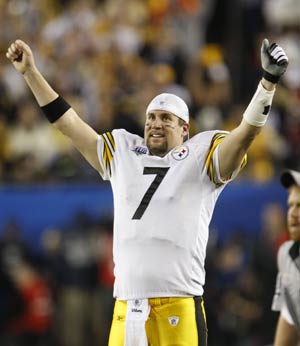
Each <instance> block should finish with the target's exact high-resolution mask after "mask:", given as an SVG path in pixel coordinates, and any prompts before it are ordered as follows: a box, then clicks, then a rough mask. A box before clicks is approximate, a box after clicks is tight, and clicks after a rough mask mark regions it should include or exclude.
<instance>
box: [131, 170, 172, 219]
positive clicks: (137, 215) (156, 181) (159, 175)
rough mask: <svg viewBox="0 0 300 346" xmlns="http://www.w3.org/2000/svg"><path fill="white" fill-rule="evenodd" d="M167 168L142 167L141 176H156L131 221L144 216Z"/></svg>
mask: <svg viewBox="0 0 300 346" xmlns="http://www.w3.org/2000/svg"><path fill="white" fill-rule="evenodd" d="M169 168H170V167H144V171H143V174H156V177H155V178H154V180H153V181H152V183H151V185H150V186H149V188H148V190H147V191H146V193H145V195H144V197H143V198H142V200H141V203H140V205H139V206H138V208H137V210H136V211H135V213H134V215H133V217H132V220H140V219H141V217H142V216H143V215H144V212H145V210H146V209H147V207H148V205H149V203H150V201H151V198H152V196H153V195H154V193H155V191H156V190H157V189H158V187H159V185H160V184H161V182H162V181H163V179H164V177H165V175H166V174H167V172H168V170H169Z"/></svg>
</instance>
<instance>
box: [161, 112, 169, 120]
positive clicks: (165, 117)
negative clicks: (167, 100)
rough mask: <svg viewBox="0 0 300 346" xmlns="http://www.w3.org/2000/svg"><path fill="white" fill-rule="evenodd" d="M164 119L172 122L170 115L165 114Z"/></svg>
mask: <svg viewBox="0 0 300 346" xmlns="http://www.w3.org/2000/svg"><path fill="white" fill-rule="evenodd" d="M162 119H163V120H164V121H168V120H171V117H170V115H169V114H168V113H164V114H163V116H162Z"/></svg>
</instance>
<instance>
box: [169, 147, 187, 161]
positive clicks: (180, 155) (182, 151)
mask: <svg viewBox="0 0 300 346" xmlns="http://www.w3.org/2000/svg"><path fill="white" fill-rule="evenodd" d="M188 154H189V148H188V147H186V146H185V145H181V146H180V147H177V148H175V149H174V150H173V152H172V156H173V158H174V159H175V160H177V161H180V160H183V159H185V158H186V157H187V156H188Z"/></svg>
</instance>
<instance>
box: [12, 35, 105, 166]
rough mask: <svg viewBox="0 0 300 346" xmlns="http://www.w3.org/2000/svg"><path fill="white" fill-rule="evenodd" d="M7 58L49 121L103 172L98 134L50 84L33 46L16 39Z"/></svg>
mask: <svg viewBox="0 0 300 346" xmlns="http://www.w3.org/2000/svg"><path fill="white" fill-rule="evenodd" d="M6 57H7V58H8V59H9V60H10V61H11V63H12V64H13V66H14V67H15V69H16V70H17V71H19V72H20V73H22V75H23V77H24V79H25V81H26V83H27V85H28V86H29V88H30V90H31V91H32V93H33V95H34V97H35V98H36V100H37V102H38V104H39V106H40V107H41V108H42V109H43V110H44V111H45V112H46V114H48V119H49V120H50V122H52V123H53V125H54V126H55V127H56V128H57V129H58V130H60V131H61V132H62V133H63V134H64V135H66V136H67V137H69V138H70V140H71V141H72V143H73V144H74V146H75V147H76V148H77V149H78V150H79V151H80V152H81V154H82V155H83V156H84V157H85V159H86V160H87V161H88V162H89V163H90V164H91V165H92V166H93V167H94V168H95V169H96V170H97V171H99V172H102V169H101V166H100V164H99V160H98V156H97V141H98V135H97V133H96V132H95V131H94V130H93V129H92V128H91V127H90V126H89V125H88V124H87V123H85V122H84V121H83V120H82V119H81V118H80V117H79V116H78V114H77V113H76V112H75V111H74V110H73V109H72V108H71V107H70V106H69V105H68V104H67V103H66V102H64V101H63V99H61V98H60V97H59V95H58V94H57V93H56V92H55V91H54V90H53V89H52V87H51V86H50V85H49V84H48V82H47V81H46V80H45V78H44V77H43V76H42V74H41V73H40V72H39V70H38V69H37V67H36V65H35V61H34V57H33V54H32V51H31V49H30V47H29V46H28V45H27V44H26V43H25V42H23V41H21V40H17V41H15V42H14V43H12V44H11V46H10V47H9V48H8V51H7V53H6ZM53 102H54V103H53Z"/></svg>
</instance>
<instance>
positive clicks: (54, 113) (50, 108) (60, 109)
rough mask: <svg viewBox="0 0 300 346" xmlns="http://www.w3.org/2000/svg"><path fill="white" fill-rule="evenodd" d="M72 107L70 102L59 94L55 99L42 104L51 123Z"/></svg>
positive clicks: (42, 108)
mask: <svg viewBox="0 0 300 346" xmlns="http://www.w3.org/2000/svg"><path fill="white" fill-rule="evenodd" d="M70 108H71V106H70V105H69V104H68V102H66V101H65V99H64V98H62V97H61V96H58V97H57V98H56V99H55V100H54V101H52V102H50V103H48V104H47V105H45V106H42V107H41V110H42V111H43V112H44V114H45V116H46V118H47V119H48V120H49V121H50V123H54V122H55V121H56V120H57V119H59V118H60V117H61V116H62V115H64V114H65V113H66V111H67V110H68V109H70Z"/></svg>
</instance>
